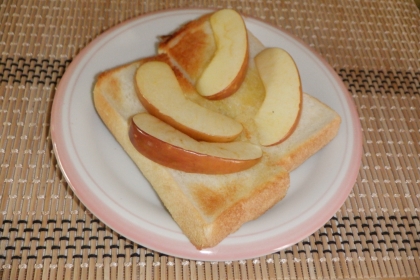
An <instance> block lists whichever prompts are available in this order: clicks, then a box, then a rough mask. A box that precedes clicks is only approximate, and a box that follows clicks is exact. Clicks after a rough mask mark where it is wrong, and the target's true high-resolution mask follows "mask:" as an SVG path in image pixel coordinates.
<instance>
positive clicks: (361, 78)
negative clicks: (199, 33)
mask: <svg viewBox="0 0 420 280" xmlns="http://www.w3.org/2000/svg"><path fill="white" fill-rule="evenodd" d="M183 7H211V8H223V7H228V8H235V9H237V10H238V11H240V12H242V13H244V14H246V15H251V16H254V17H256V18H260V19H262V20H265V21H267V22H270V23H272V24H274V25H277V26H279V27H282V28H284V29H286V30H287V31H289V32H291V33H293V34H295V35H296V36H297V37H299V38H301V39H302V40H304V41H305V42H306V43H307V44H308V45H309V46H311V47H312V48H314V49H315V50H316V51H317V52H319V53H320V54H321V55H322V56H323V57H324V58H326V59H327V60H328V62H329V63H330V64H331V65H332V66H333V67H334V69H335V70H336V72H337V73H338V74H339V75H340V77H341V78H342V80H343V81H344V83H345V85H346V86H347V88H348V90H349V92H350V94H351V95H352V97H353V100H354V102H355V104H356V105H357V108H358V112H359V114H360V122H361V124H362V129H363V140H364V142H363V158H362V165H361V168H360V172H359V176H358V178H357V181H356V182H355V185H354V189H353V191H352V193H351V194H350V196H349V197H348V199H347V201H346V202H345V204H344V205H343V206H342V207H341V208H340V209H339V211H338V212H337V213H336V215H335V216H334V217H333V218H332V219H331V220H330V221H329V222H328V223H326V224H325V226H324V227H322V228H320V229H319V230H318V231H317V232H315V233H314V234H312V235H311V236H309V237H308V238H306V239H304V240H302V241H301V242H299V243H298V244H295V245H293V246H291V247H289V248H286V249H285V250H283V251H280V252H278V253H275V254H271V255H267V256H263V257H260V258H255V259H249V260H237V261H232V262H202V261H193V260H186V259H179V258H175V257H172V256H167V255H164V254H161V253H159V252H155V251H152V250H150V249H148V248H145V247H143V246H141V245H139V244H135V243H133V242H132V241H130V240H127V239H125V238H124V237H123V236H119V235H118V234H116V233H115V232H113V231H112V230H111V229H109V228H108V227H107V226H106V225H104V224H103V223H102V222H101V221H100V220H98V219H97V218H96V217H94V216H93V215H92V214H91V213H89V211H88V210H87V209H86V208H85V207H84V205H82V204H81V203H80V201H79V200H78V199H77V197H75V196H74V194H73V193H72V191H71V189H70V188H69V186H68V185H67V183H66V181H65V180H64V177H63V175H62V174H61V172H60V170H59V168H58V166H57V161H56V159H55V156H54V154H53V152H52V144H51V139H50V134H49V133H50V132H49V129H50V127H49V119H50V111H51V105H52V102H53V99H54V94H55V89H56V86H57V84H58V83H59V81H60V78H61V77H62V76H63V74H64V72H65V71H66V68H67V66H68V65H69V63H70V62H71V61H72V59H73V58H74V57H75V55H76V54H77V53H78V52H79V51H80V50H81V49H82V48H83V47H85V46H86V45H87V44H88V43H89V42H90V41H91V40H92V39H94V38H95V37H96V36H98V35H99V34H100V33H102V32H103V31H105V30H106V29H108V28H110V27H112V26H114V25H116V24H117V23H120V22H122V21H124V20H126V19H129V18H132V17H135V16H138V15H141V14H144V13H148V12H152V11H157V10H164V9H170V8H183ZM0 38H1V39H0V53H1V60H0V92H1V96H0V104H1V105H0V106H1V111H0V120H1V123H0V132H1V133H0V135H1V138H0V164H1V171H0V184H1V189H0V224H1V228H0V279H34V278H35V279H79V278H81V279H152V278H156V279H188V278H193V279H226V278H227V279H268V278H270V279H275V278H278V279H283V278H284V279H309V278H317V279H338V278H340V279H343V278H345V279H347V278H353V279H358V278H367V279H371V278H412V279H414V278H417V279H418V278H420V253H419V249H420V238H419V234H420V221H419V216H418V214H419V211H420V190H419V184H420V168H419V166H420V95H419V93H420V47H419V44H420V43H419V42H420V13H419V10H418V9H417V7H416V5H415V3H414V1H412V0H405V1H403V0H401V1H394V0H388V1H379V0H372V1H368V0H365V1H362V0H360V1H354V0H342V1H334V0H324V1H321V0H319V1H280V0H279V1H274V0H273V1H252V0H239V1H227V0H214V1H210V0H200V1H171V0H167V1H138V2H134V1H124V0H121V1H116V0H108V1H105V0H102V1H101V0H99V1H76V0H50V1H46V0H40V1H35V0H29V1H22V0H20V1H12V0H6V1H2V2H1V4H0Z"/></svg>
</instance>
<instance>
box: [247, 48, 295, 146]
mask: <svg viewBox="0 0 420 280" xmlns="http://www.w3.org/2000/svg"><path fill="white" fill-rule="evenodd" d="M255 64H256V66H257V69H258V73H259V75H260V77H261V80H262V82H263V84H264V87H265V93H266V95H265V99H264V101H263V103H262V105H261V107H260V108H259V110H258V112H257V114H256V115H255V117H254V121H255V124H256V126H257V130H258V135H259V141H260V144H261V145H263V146H272V145H276V144H279V143H281V142H283V141H284V140H286V139H287V138H288V137H289V136H290V135H291V134H292V133H293V131H294V130H295V129H296V126H297V124H298V122H299V119H300V114H301V111H302V98H303V96H302V85H301V80H300V75H299V71H298V68H297V66H296V64H295V61H294V60H293V58H292V57H291V56H290V54H289V53H288V52H286V51H285V50H283V49H281V48H267V49H264V50H262V51H261V52H260V53H258V54H257V55H256V57H255Z"/></svg>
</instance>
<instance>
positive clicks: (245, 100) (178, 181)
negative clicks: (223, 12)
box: [93, 16, 340, 249]
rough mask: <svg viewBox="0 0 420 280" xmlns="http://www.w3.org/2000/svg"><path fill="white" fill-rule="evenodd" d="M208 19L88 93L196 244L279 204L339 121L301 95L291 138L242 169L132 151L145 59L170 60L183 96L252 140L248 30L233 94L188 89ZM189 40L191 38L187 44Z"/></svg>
mask: <svg viewBox="0 0 420 280" xmlns="http://www.w3.org/2000/svg"><path fill="white" fill-rule="evenodd" d="M207 21H208V17H207V16H204V17H201V18H200V19H198V20H196V21H192V22H190V23H188V24H187V25H185V26H184V27H182V28H181V29H180V30H179V31H177V32H175V33H174V34H172V35H170V36H165V37H163V39H162V41H161V43H160V46H159V53H160V54H159V55H156V56H154V57H149V58H143V59H140V60H139V61H136V62H133V63H130V64H126V65H122V66H119V67H117V68H114V69H110V70H108V71H105V72H103V73H101V74H100V75H99V76H98V78H97V81H96V84H95V87H94V93H93V94H94V104H95V107H96V110H97V112H98V114H99V116H100V117H101V119H102V120H103V122H104V124H105V125H106V127H107V128H108V129H109V130H110V132H111V133H112V135H113V136H114V137H115V138H116V140H117V141H118V142H119V143H120V144H121V146H122V147H123V148H124V150H125V151H126V153H127V154H128V155H129V156H130V157H131V159H132V160H133V161H134V162H135V164H136V165H137V166H138V167H139V169H140V170H141V172H142V173H143V175H144V176H145V178H147V180H148V181H149V182H150V185H151V186H152V187H153V188H154V190H155V191H156V193H157V194H158V196H159V197H160V199H161V200H162V202H163V204H164V206H165V207H166V208H167V210H168V211H169V213H170V214H171V215H172V217H173V219H174V220H175V221H176V223H177V224H178V225H179V227H180V228H181V230H182V231H183V232H184V234H185V235H186V236H187V237H188V238H189V240H190V241H191V243H192V244H193V245H194V246H195V247H196V248H197V249H202V248H208V247H213V246H215V245H217V244H218V243H220V242H221V241H222V240H223V239H224V238H226V237H227V236H228V235H229V234H231V233H233V232H235V231H236V230H238V229H239V228H240V226H241V225H243V224H244V223H245V222H247V221H250V220H253V219H255V218H258V217H259V216H261V215H262V214H263V213H264V212H265V211H267V210H268V209H270V208H271V207H272V206H273V205H274V204H276V203H277V202H279V201H280V200H281V199H282V198H283V197H284V196H285V195H286V193H287V189H288V188H289V185H290V181H289V172H290V171H291V170H293V169H294V168H296V167H297V166H299V165H300V164H302V163H303V162H304V161H305V160H306V159H307V158H308V157H310V156H311V155H313V154H314V153H316V152H317V151H318V150H319V149H321V148H322V147H323V146H324V145H326V144H327V143H328V142H329V141H331V139H332V138H333V137H334V136H335V135H336V133H337V131H338V128H339V124H340V117H339V116H338V115H337V114H336V113H335V112H334V111H333V110H332V109H330V108H329V107H327V106H326V105H324V104H323V103H321V102H320V101H318V100H317V99H315V98H313V97H311V96H310V95H307V94H305V95H304V99H303V109H302V114H301V120H300V121H299V124H298V126H297V128H296V130H295V132H294V133H293V134H292V136H291V137H290V138H289V139H287V140H286V141H284V142H283V143H281V144H279V145H276V146H272V147H263V154H264V155H263V157H262V159H261V161H260V162H259V163H257V164H256V165H254V166H253V167H251V168H249V169H247V170H244V171H241V172H236V173H231V174H224V175H205V174H198V173H187V172H183V171H179V170H175V169H171V168H168V167H164V166H162V165H160V164H158V163H155V162H153V161H151V160H149V159H148V158H146V157H145V156H143V155H142V154H141V153H139V152H138V151H137V150H136V149H135V147H134V146H133V144H132V143H131V141H130V139H129V134H128V132H129V126H130V123H131V118H132V117H133V116H134V115H135V114H137V113H140V112H146V109H145V108H144V107H143V106H142V104H141V102H140V101H139V99H138V98H137V93H136V88H135V86H134V75H135V72H136V69H137V68H138V67H139V66H140V65H141V64H142V63H144V62H145V61H149V60H159V61H164V62H166V63H168V64H169V65H171V67H172V68H173V70H174V72H175V74H176V76H177V78H178V81H179V83H180V85H181V87H182V89H183V91H184V93H185V95H186V96H187V98H189V99H190V100H192V101H194V102H196V103H197V104H200V105H202V106H204V107H207V108H209V109H212V110H215V111H217V112H219V113H222V114H225V115H227V116H229V117H232V118H234V119H235V120H237V121H239V122H240V123H242V124H243V126H244V130H243V132H242V134H241V135H240V136H239V137H238V139H237V140H236V141H243V140H246V141H249V142H251V143H258V139H257V136H256V134H255V127H254V126H255V125H254V124H253V121H252V116H253V115H255V113H256V111H257V110H258V106H259V105H260V104H261V103H262V101H263V99H264V87H263V86H262V83H261V80H260V78H259V76H258V73H257V70H256V67H255V64H254V62H253V57H254V56H255V55H256V54H257V53H258V52H259V51H260V50H262V49H264V46H263V45H262V44H261V43H260V42H259V41H258V39H256V38H255V37H254V36H253V35H252V34H250V33H249V38H250V39H249V44H250V48H249V49H250V54H249V65H248V70H247V74H246V77H245V80H244V82H243V83H242V85H241V87H240V88H239V90H238V91H237V92H236V93H235V94H233V95H232V96H230V97H228V98H225V99H223V100H217V101H209V100H207V99H205V98H203V97H201V96H200V95H199V94H197V92H196V91H195V89H194V81H195V80H196V79H197V77H198V76H199V75H200V73H201V71H202V69H203V67H205V65H206V63H208V60H209V59H210V57H211V55H212V48H213V46H212V44H213V43H212V42H211V41H212V40H213V39H212V38H211V37H212V35H211V29H210V30H209V26H208V25H207V24H208V22H207ZM196 39H197V40H196ZM189 40H193V42H194V44H193V45H192V46H191V45H190V44H188V41H189ZM175 42H176V43H175ZM181 46H182V47H181ZM186 46H188V48H187V47H186ZM213 51H214V50H213Z"/></svg>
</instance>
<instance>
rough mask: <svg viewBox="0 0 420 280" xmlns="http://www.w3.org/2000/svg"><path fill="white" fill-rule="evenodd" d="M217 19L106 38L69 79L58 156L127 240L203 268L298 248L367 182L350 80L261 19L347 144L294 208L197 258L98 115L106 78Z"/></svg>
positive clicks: (136, 25) (84, 195)
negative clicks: (182, 29)
mask: <svg viewBox="0 0 420 280" xmlns="http://www.w3.org/2000/svg"><path fill="white" fill-rule="evenodd" d="M207 12H209V10H201V9H187V10H169V11H163V12H158V13H152V14H147V15H144V16H141V17H138V18H134V19H132V20H129V21H127V22H124V23H122V24H120V25H118V26H116V27H114V28H111V29H110V30H108V31H106V32H104V33H103V34H101V35H100V36H98V37H97V38H96V39H95V40H93V42H91V43H90V44H89V45H88V46H87V47H86V48H84V49H83V50H82V51H81V52H80V53H79V54H78V55H77V56H76V57H75V59H74V60H73V61H72V63H71V64H70V66H69V67H68V69H67V70H66V72H65V74H64V76H63V78H62V80H61V82H60V84H59V86H58V88H57V92H56V96H55V99H54V104H53V108H52V117H51V136H52V140H53V145H54V151H55V154H56V156H57V159H58V162H59V165H60V167H61V169H62V172H63V174H64V176H65V177H66V180H67V181H68V183H69V185H70V186H71V188H72V189H73V191H74V193H75V194H76V195H77V197H78V198H79V199H80V201H81V202H82V203H83V204H84V205H85V206H86V207H87V208H88V209H89V210H90V211H91V212H92V213H93V214H94V215H95V216H96V217H98V218H99V219H100V220H101V221H103V222H104V223H105V224H107V225H108V226H109V227H111V228H112V229H114V230H115V231H116V232H118V233H120V234H121V235H123V236H125V237H127V238H129V239H131V240H132V241H134V242H136V243H139V244H142V245H143V246H146V247H148V248H150V249H153V250H156V251H158V252H162V253H165V254H168V255H171V256H177V257H182V258H187V259H198V260H212V261H222V260H238V259H248V258H253V257H258V256H262V255H266V254H269V253H273V252H276V251H278V250H281V249H283V248H285V247H287V246H290V245H292V244H295V243H297V242H299V241H301V240H302V239H304V238H306V237H307V236H309V235H310V234H312V233H313V232H315V231H316V230H317V229H319V228H320V227H322V226H323V225H324V224H325V223H326V222H327V221H328V220H329V219H330V218H331V217H332V216H333V215H334V214H335V212H336V211H337V210H338V209H339V208H340V207H341V205H342V204H343V203H344V201H345V199H346V198H347V196H348V194H349V193H350V191H351V189H352V187H353V184H354V182H355V179H356V177H357V174H358V169H359V164H360V159H361V143H362V141H361V132H360V123H359V120H358V116H357V112H356V110H355V107H354V105H353V101H352V99H351V97H350V96H349V94H348V92H347V90H346V88H345V86H344V85H343V83H342V81H341V79H340V78H339V77H338V76H337V75H336V73H335V72H334V70H333V69H332V68H331V67H330V66H329V65H328V64H327V63H326V62H325V61H324V60H323V59H322V58H321V57H320V56H318V55H317V54H316V53H314V52H313V51H312V50H311V49H310V48H309V47H307V46H306V45H305V44H304V43H303V42H302V41H300V40H298V39H296V38H295V37H293V36H291V35H290V34H288V33H286V32H284V31H282V30H280V29H278V28H276V27H274V26H271V25H269V24H267V23H264V22H261V21H259V20H257V19H254V18H246V19H245V21H246V25H247V27H248V28H249V29H250V30H251V32H252V33H253V34H254V35H256V37H258V38H259V39H260V40H261V41H262V43H264V44H265V45H266V46H277V47H281V48H284V49H286V50H287V51H289V52H290V53H291V55H292V56H293V57H294V59H295V60H296V63H297V65H298V67H299V69H300V72H301V78H302V83H303V90H304V91H306V92H308V93H310V94H311V95H313V96H315V97H317V98H318V99H320V100H321V101H323V102H325V103H326V104H328V105H329V106H331V107H332V108H334V109H335V110H336V111H337V112H338V113H339V114H340V115H341V117H342V120H343V121H342V124H341V127H340V131H339V134H338V136H337V137H336V138H335V139H334V140H333V141H332V142H331V143H330V144H328V146H326V147H325V148H324V149H322V150H321V151H320V152H318V153H317V154H316V155H314V156H313V157H312V158H310V159H309V160H308V161H307V162H305V163H304V164H303V165H302V166H301V167H299V168H298V169H297V170H295V171H294V172H292V174H291V186H290V189H289V192H288V194H287V196H286V198H285V199H283V200H282V201H281V202H279V203H278V204H277V205H275V206H274V207H273V208H272V209H270V210H269V211H268V212H266V213H265V214H264V215H262V216H261V217H260V218H258V219H257V220H255V221H251V222H248V223H246V224H245V225H243V226H242V227H241V228H240V229H239V231H237V232H236V233H234V234H232V235H230V236H229V237H227V238H226V239H225V240H223V241H222V242H221V243H220V244H219V245H217V246H216V247H214V248H211V249H206V250H201V251H199V250H197V249H195V247H193V245H191V243H190V242H189V241H188V239H187V238H186V237H185V236H184V234H183V233H182V232H181V230H180V229H179V227H178V226H177V225H176V223H175V222H174V221H173V220H172V218H171V216H170V215H169V214H168V212H167V211H166V210H165V208H164V207H163V206H162V204H161V202H160V200H159V198H158V197H157V195H156V194H155V192H154V191H153V189H152V187H151V186H150V185H149V184H148V182H147V181H146V180H145V179H144V177H143V176H142V174H141V173H140V172H139V170H138V169H137V167H136V166H135V165H134V163H133V162H132V161H131V160H130V158H129V157H128V155H126V154H125V152H124V151H123V150H122V148H121V147H120V145H119V144H118V143H117V142H116V141H115V140H114V138H113V137H112V136H111V134H110V133H109V131H108V129H107V128H106V127H105V126H104V124H103V123H102V121H101V119H100V118H99V117H98V115H97V114H96V111H95V109H94V106H93V102H92V87H93V84H94V81H95V77H96V75H98V74H99V73H100V72H102V71H104V70H106V69H109V68H113V67H115V66H118V65H120V64H123V63H127V62H131V61H134V60H137V59H139V58H142V57H146V56H149V55H153V54H154V53H155V43H156V42H157V36H158V35H162V34H167V33H170V32H171V31H173V30H174V29H175V28H176V27H177V26H179V25H181V24H182V23H185V22H186V21H188V20H191V19H194V18H197V17H198V16H200V15H201V14H203V13H207Z"/></svg>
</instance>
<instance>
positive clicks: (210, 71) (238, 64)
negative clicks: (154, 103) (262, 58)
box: [195, 9, 249, 100]
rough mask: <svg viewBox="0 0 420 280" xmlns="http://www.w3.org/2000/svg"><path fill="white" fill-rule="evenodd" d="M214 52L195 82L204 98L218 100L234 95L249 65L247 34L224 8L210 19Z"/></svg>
mask: <svg viewBox="0 0 420 280" xmlns="http://www.w3.org/2000/svg"><path fill="white" fill-rule="evenodd" d="M210 25H211V27H212V30H213V34H214V38H215V42H216V51H215V54H214V56H213V58H212V59H211V60H210V63H209V65H207V67H206V68H205V69H204V71H203V73H202V74H201V76H200V77H199V78H198V80H197V82H196V85H195V86H196V89H197V91H198V92H199V93H200V94H201V95H202V96H204V97H206V98H208V99H211V100H217V99H222V98H225V97H228V96H229V95H231V94H232V93H234V92H235V91H236V90H237V89H238V88H239V86H240V85H241V83H242V82H243V80H244V78H245V74H246V70H247V65H248V55H249V52H248V34H247V29H246V26H245V23H244V20H243V19H242V17H241V15H240V14H239V13H238V12H236V11H235V10H230V9H224V10H220V11H217V12H215V13H214V14H212V15H211V16H210Z"/></svg>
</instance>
